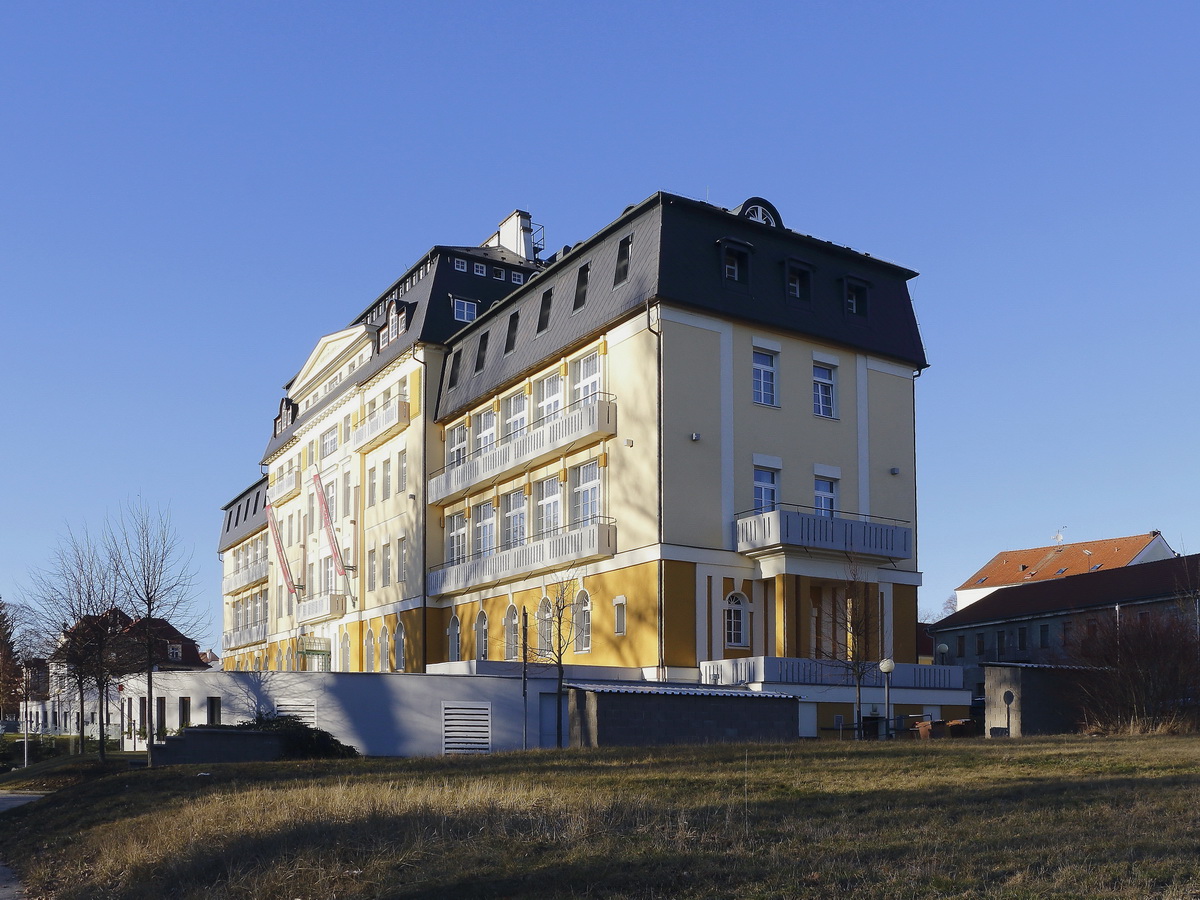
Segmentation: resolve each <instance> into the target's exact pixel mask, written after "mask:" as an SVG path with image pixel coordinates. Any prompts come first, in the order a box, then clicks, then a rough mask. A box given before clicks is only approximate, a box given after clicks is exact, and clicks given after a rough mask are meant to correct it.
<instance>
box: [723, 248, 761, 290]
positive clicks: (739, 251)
mask: <svg viewBox="0 0 1200 900" xmlns="http://www.w3.org/2000/svg"><path fill="white" fill-rule="evenodd" d="M717 246H718V249H719V250H720V253H721V278H722V280H723V281H724V282H725V286H726V287H730V286H732V285H740V286H743V287H744V286H748V285H749V284H750V253H751V251H752V250H753V248H752V247H751V246H750V245H749V244H745V243H742V242H741V241H736V240H733V239H732V238H722V239H721V240H720V241H718V242H717Z"/></svg>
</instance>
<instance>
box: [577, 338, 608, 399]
mask: <svg viewBox="0 0 1200 900" xmlns="http://www.w3.org/2000/svg"><path fill="white" fill-rule="evenodd" d="M571 376H572V377H571V382H572V383H571V399H572V401H573V402H575V403H580V402H584V403H586V402H589V401H590V402H595V400H596V396H597V395H598V394H599V393H600V387H601V379H600V353H599V351H596V350H593V351H592V352H591V353H588V354H586V355H584V356H581V357H579V359H577V360H574V361H573V362H572V363H571Z"/></svg>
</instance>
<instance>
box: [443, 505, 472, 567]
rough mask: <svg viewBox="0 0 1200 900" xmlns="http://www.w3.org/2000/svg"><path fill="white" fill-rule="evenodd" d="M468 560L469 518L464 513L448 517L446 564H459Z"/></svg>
mask: <svg viewBox="0 0 1200 900" xmlns="http://www.w3.org/2000/svg"><path fill="white" fill-rule="evenodd" d="M466 558H467V517H466V516H465V515H464V514H463V513H454V514H453V515H450V516H446V562H448V563H451V564H453V563H459V562H462V561H463V560H464V559H466Z"/></svg>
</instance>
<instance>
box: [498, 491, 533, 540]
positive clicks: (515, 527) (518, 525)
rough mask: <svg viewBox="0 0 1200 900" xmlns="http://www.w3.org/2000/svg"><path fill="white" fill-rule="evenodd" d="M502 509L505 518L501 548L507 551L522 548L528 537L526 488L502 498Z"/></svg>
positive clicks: (511, 492)
mask: <svg viewBox="0 0 1200 900" xmlns="http://www.w3.org/2000/svg"><path fill="white" fill-rule="evenodd" d="M500 509H501V515H502V516H503V525H502V532H501V542H500V543H501V547H502V548H503V549H505V550H508V549H511V548H512V547H520V546H521V545H522V544H524V543H525V540H526V538H527V537H528V530H527V524H528V519H527V512H526V503H525V490H524V488H518V489H517V490H515V491H509V492H508V493H507V494H504V495H503V496H501V498H500Z"/></svg>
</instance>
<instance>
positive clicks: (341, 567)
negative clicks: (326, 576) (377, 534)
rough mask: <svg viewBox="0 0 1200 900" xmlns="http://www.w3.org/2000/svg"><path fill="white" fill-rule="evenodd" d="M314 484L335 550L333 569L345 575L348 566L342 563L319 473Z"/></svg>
mask: <svg viewBox="0 0 1200 900" xmlns="http://www.w3.org/2000/svg"><path fill="white" fill-rule="evenodd" d="M313 484H315V485H316V486H317V502H318V503H320V504H321V521H322V522H324V523H325V536H326V537H327V538H329V546H330V548H332V550H333V567H334V568H335V569H336V570H337V573H338V574H339V575H345V574H346V564H345V563H344V562H342V548H341V547H339V546H338V542H337V535H336V534H334V531H333V516H331V515H330V514H329V503H328V501H327V500H326V499H325V488H324V487H322V486H321V476H320V474H318V473H317V472H314V473H313Z"/></svg>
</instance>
